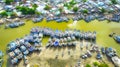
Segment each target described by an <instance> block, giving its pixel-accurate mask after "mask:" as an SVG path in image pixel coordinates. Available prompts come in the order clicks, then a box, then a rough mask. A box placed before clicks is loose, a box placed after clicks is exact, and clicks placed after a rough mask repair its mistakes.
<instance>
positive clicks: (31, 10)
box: [16, 6, 36, 15]
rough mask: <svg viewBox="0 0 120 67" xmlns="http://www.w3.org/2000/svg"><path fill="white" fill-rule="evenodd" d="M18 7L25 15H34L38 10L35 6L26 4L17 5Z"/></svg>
mask: <svg viewBox="0 0 120 67" xmlns="http://www.w3.org/2000/svg"><path fill="white" fill-rule="evenodd" d="M16 9H17V10H19V11H21V12H22V14H24V15H28V14H30V15H33V14H35V11H36V9H35V8H34V7H32V8H29V7H25V6H22V7H20V6H17V7H16Z"/></svg>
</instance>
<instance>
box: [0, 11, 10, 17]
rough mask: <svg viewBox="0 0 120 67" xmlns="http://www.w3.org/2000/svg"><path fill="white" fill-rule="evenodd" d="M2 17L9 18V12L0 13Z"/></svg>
mask: <svg viewBox="0 0 120 67" xmlns="http://www.w3.org/2000/svg"><path fill="white" fill-rule="evenodd" d="M0 15H1V16H2V17H7V16H8V14H7V11H2V12H1V13H0Z"/></svg>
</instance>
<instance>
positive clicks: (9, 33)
mask: <svg viewBox="0 0 120 67" xmlns="http://www.w3.org/2000/svg"><path fill="white" fill-rule="evenodd" d="M72 22H73V21H72V20H70V21H69V22H68V23H65V22H63V23H56V22H54V21H51V22H48V23H47V22H46V20H43V21H42V22H40V23H36V24H34V23H32V21H26V24H25V25H24V26H22V27H19V28H14V29H4V26H1V27H0V50H2V51H3V52H4V54H5V56H4V64H3V67H9V66H8V65H7V64H6V63H7V60H6V59H7V57H8V56H7V54H6V47H7V44H8V43H9V42H10V41H12V40H15V39H16V38H20V37H24V36H25V34H29V31H30V29H31V28H32V27H35V26H42V27H44V26H46V27H50V28H53V29H60V30H65V29H66V28H71V29H80V30H83V31H97V44H98V45H99V46H105V47H113V48H115V49H116V51H117V53H118V54H119V56H120V44H118V43H116V42H115V41H114V39H113V38H110V37H109V36H108V35H109V34H110V33H111V32H115V33H119V34H120V23H114V22H111V23H107V21H101V22H99V21H97V20H94V21H92V22H90V23H86V22H85V21H83V20H80V21H78V22H77V23H76V24H75V25H73V26H69V24H72ZM43 42H44V43H43V44H44V45H45V43H46V42H47V38H45V39H44V41H43ZM46 60H48V59H46ZM50 60H52V61H54V60H53V59H50ZM48 61H49V60H48ZM68 61H69V60H68ZM57 62H60V63H62V62H63V61H62V60H59V61H57ZM66 62H67V60H65V61H64V63H66ZM51 63H52V62H51Z"/></svg>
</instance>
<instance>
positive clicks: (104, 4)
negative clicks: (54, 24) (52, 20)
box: [0, 0, 120, 22]
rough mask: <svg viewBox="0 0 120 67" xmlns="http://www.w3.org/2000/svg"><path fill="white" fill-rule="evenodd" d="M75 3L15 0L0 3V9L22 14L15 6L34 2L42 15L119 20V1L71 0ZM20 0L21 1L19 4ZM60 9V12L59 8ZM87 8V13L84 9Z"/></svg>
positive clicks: (90, 19) (67, 1)
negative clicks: (113, 2)
mask: <svg viewBox="0 0 120 67" xmlns="http://www.w3.org/2000/svg"><path fill="white" fill-rule="evenodd" d="M73 1H74V2H75V5H73V6H71V8H70V9H69V8H68V7H67V6H65V3H68V4H69V3H70V2H71V0H57V1H53V0H45V1H43V0H22V1H21V0H15V1H14V2H15V3H14V4H10V5H6V4H5V3H0V5H1V10H0V12H1V11H3V10H9V11H13V12H15V13H16V14H17V16H19V17H20V16H23V15H22V13H21V12H20V11H18V10H17V9H15V8H16V6H26V7H29V8H31V4H36V5H37V6H38V7H37V8H36V11H38V12H40V13H41V14H42V15H43V16H46V17H47V16H51V15H53V16H62V15H64V16H67V15H69V14H72V15H73V16H74V17H76V19H75V20H79V19H84V20H85V21H87V22H90V21H92V20H94V19H98V20H109V21H115V22H119V21H120V1H119V0H116V1H117V4H112V2H111V0H106V1H104V0H96V1H94V0H87V1H86V2H82V0H73ZM20 2H23V3H22V4H20ZM46 5H49V6H50V7H51V9H50V10H45V9H44V8H45V7H46ZM74 7H77V8H78V11H77V12H74V11H73V8H74ZM59 9H62V12H61V11H60V10H59ZM85 10H87V14H85V13H84V11H85ZM62 17H63V16H62Z"/></svg>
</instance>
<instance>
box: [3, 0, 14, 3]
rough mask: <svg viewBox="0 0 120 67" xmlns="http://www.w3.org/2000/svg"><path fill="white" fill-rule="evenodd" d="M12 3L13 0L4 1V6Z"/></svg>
mask: <svg viewBox="0 0 120 67" xmlns="http://www.w3.org/2000/svg"><path fill="white" fill-rule="evenodd" d="M12 2H14V0H5V3H6V4H11V3H12Z"/></svg>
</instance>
